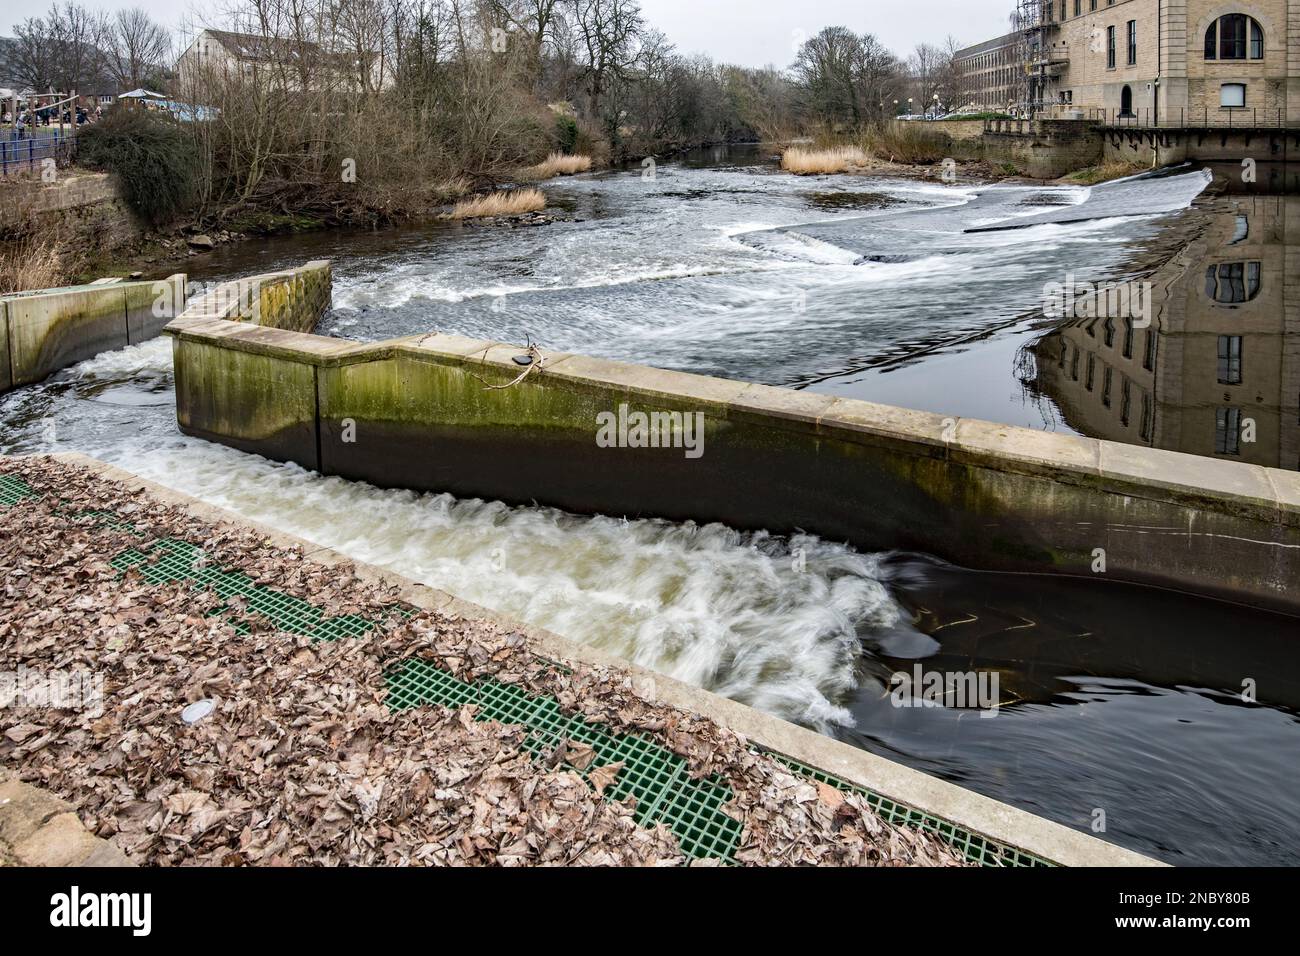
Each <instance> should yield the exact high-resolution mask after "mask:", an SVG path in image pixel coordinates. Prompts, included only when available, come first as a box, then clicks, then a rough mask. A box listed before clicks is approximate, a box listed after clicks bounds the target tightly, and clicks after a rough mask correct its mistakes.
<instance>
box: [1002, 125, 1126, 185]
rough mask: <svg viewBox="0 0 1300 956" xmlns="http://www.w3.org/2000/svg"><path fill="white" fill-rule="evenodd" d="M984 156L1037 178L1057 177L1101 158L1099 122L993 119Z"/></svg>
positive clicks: (1090, 164)
mask: <svg viewBox="0 0 1300 956" xmlns="http://www.w3.org/2000/svg"><path fill="white" fill-rule="evenodd" d="M983 144H984V159H985V160H986V161H987V162H990V163H1009V164H1010V165H1012V166H1014V167H1015V168H1016V169H1017V170H1018V171H1019V172H1020V173H1022V174H1023V175H1026V176H1033V177H1034V178H1036V179H1056V178H1058V177H1060V176H1064V175H1065V174H1066V173H1069V172H1073V171H1074V170H1076V169H1084V168H1085V167H1088V166H1095V165H1096V164H1097V163H1099V162H1100V161H1101V153H1102V142H1101V137H1100V135H1099V133H1098V129H1097V124H1096V123H1091V122H1087V121H1081V120H989V121H988V123H986V124H985V132H984V135H983Z"/></svg>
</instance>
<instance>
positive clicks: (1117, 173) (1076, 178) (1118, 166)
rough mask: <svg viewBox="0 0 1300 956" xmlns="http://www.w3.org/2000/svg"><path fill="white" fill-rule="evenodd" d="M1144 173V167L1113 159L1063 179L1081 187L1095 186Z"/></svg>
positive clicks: (1076, 171) (1080, 170)
mask: <svg viewBox="0 0 1300 956" xmlns="http://www.w3.org/2000/svg"><path fill="white" fill-rule="evenodd" d="M1145 171H1146V167H1145V166H1140V165H1137V164H1136V163H1130V162H1126V161H1124V160H1122V159H1115V160H1111V161H1110V162H1107V163H1102V164H1101V165H1099V166H1089V167H1087V168H1086V169H1078V170H1075V171H1074V172H1072V173H1070V174H1069V175H1068V176H1066V177H1065V178H1066V181H1068V182H1071V183H1078V184H1079V185H1081V186H1095V185H1097V183H1104V182H1107V181H1108V180H1111V179H1122V178H1123V177H1125V176H1132V175H1134V174H1135V173H1141V172H1145Z"/></svg>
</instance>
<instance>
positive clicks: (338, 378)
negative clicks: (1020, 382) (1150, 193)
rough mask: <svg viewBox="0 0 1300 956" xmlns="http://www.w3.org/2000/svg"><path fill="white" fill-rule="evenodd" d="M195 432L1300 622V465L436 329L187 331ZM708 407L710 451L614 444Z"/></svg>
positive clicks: (350, 472)
mask: <svg viewBox="0 0 1300 956" xmlns="http://www.w3.org/2000/svg"><path fill="white" fill-rule="evenodd" d="M167 332H168V333H169V334H171V335H172V336H174V354H175V368H176V405H177V416H178V420H179V422H180V427H181V429H182V430H183V431H185V432H186V433H187V434H192V435H197V436H200V437H203V438H207V439H210V440H213V441H218V442H222V443H225V444H229V445H232V446H234V447H237V448H242V449H244V450H247V451H253V452H257V453H259V454H263V455H266V456H268V457H271V458H275V459H280V460H290V461H295V462H298V463H300V464H302V465H304V466H306V467H309V468H313V469H315V470H317V471H320V472H322V473H323V474H329V475H339V476H342V477H344V478H348V479H353V480H361V481H367V482H371V483H373V484H376V485H379V486H384V487H403V488H413V489H417V490H429V491H435V490H436V491H445V492H451V493H453V494H456V495H459V496H473V497H484V498H490V499H500V500H503V501H506V502H511V503H528V502H533V501H537V502H541V503H544V504H549V505H554V506H557V507H560V508H565V509H568V510H571V511H575V512H581V513H593V512H599V513H605V514H614V515H627V516H629V517H633V516H635V517H646V516H658V517H664V518H669V519H674V520H686V519H691V520H696V521H721V522H725V523H726V524H729V525H731V526H734V527H739V528H766V529H769V530H771V531H773V532H775V533H788V532H792V531H795V530H796V529H804V530H807V531H811V532H814V533H817V534H820V535H822V536H825V537H828V538H831V539H837V540H847V541H849V542H851V543H852V544H854V545H855V546H857V547H859V548H862V549H865V550H878V549H888V548H905V549H914V550H920V551H927V552H930V553H933V554H937V555H939V556H941V557H944V558H947V559H949V560H953V561H957V562H961V563H963V564H966V565H970V566H974V567H990V568H999V569H1012V570H1020V571H1045V572H1059V573H1067V574H1090V573H1094V572H1093V567H1094V563H1095V561H1096V559H1097V549H1104V551H1105V562H1106V571H1105V573H1106V575H1107V576H1109V577H1111V578H1116V579H1122V580H1129V581H1137V582H1146V583H1154V584H1160V585H1165V586H1169V587H1175V588H1180V589H1184V590H1189V591H1195V592H1199V593H1205V594H1214V595H1220V596H1231V597H1235V598H1238V599H1245V600H1249V601H1251V602H1252V603H1257V604H1262V605H1264V606H1271V607H1278V608H1284V609H1289V610H1300V589H1297V588H1296V587H1295V582H1297V581H1300V475H1296V474H1294V473H1290V472H1282V471H1273V470H1269V469H1265V468H1261V467H1258V466H1250V465H1243V464H1237V463H1230V462H1223V461H1215V460H1210V459H1204V458H1199V457H1193V456H1187V455H1181V454H1177V453H1171V452H1163V451H1157V450H1153V449H1148V448H1136V447H1132V446H1128V445H1122V444H1115V443H1111V442H1100V441H1095V440H1091V439H1085V438H1075V437H1069V436H1063V435H1053V434H1050V433H1046V432H1038V431H1032V430H1027V429H1020V428H1012V427H1008V426H1002V425H995V424H990V423H987V422H981V421H974V420H958V419H956V418H944V417H943V416H940V415H932V414H929V413H924V412H916V411H910V410H907V409H901V408H893V407H889V406H884V405H876V404H872V403H868V402H860V401H852V400H847V399H837V398H831V397H829V396H824V395H816V394H813V393H809V392H798V391H791V390H787V389H780V388H770V387H767V386H763V385H753V384H746V383H744V382H735V381H727V380H723V379H715V378H707V377H703V376H697V375H687V374H683V373H678V372H666V371H660V370H656V369H651V368H646V367H643V366H636V365H627V364H623V363H619V362H610V361H605V360H601V359H596V358H589V357H586V356H580V355H563V354H561V355H554V356H550V357H549V358H548V360H547V362H546V364H545V366H544V367H543V368H541V369H539V370H536V371H534V372H533V373H532V374H530V375H529V376H528V377H526V378H524V379H523V380H522V381H520V382H518V383H516V384H513V385H509V387H505V388H497V389H493V388H491V387H490V386H499V385H508V383H510V382H512V381H514V380H515V379H516V377H517V376H518V375H519V374H520V372H521V371H522V367H521V366H520V365H518V364H516V363H515V362H514V357H515V356H517V355H518V354H519V352H520V351H521V350H520V349H519V348H518V347H516V346H508V345H500V344H494V343H489V342H481V341H475V340H470V339H464V338H460V337H458V336H452V335H438V334H430V335H425V336H412V337H409V338H404V339H396V340H392V341H388V342H381V343H375V344H358V343H348V342H343V341H340V340H336V339H328V338H323V337H318V336H313V335H306V334H302V333H295V332H287V331H283V330H279V329H266V328H250V327H246V326H241V325H237V324H234V323H230V322H223V321H219V320H211V319H186V318H182V319H178V320H177V321H175V322H173V323H172V324H171V325H170V326H168V328H167ZM620 406H626V407H627V410H628V411H629V412H637V411H640V412H646V413H651V412H661V413H662V412H680V413H683V414H691V415H693V414H695V413H699V414H700V415H702V416H703V427H704V451H703V454H702V456H700V457H698V458H690V457H688V456H687V455H686V453H685V450H684V449H683V448H680V447H678V448H666V447H600V446H599V445H598V444H597V434H598V427H599V423H598V418H597V416H599V415H601V414H602V413H617V412H618V410H619V407H620Z"/></svg>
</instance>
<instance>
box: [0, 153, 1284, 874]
mask: <svg viewBox="0 0 1300 956" xmlns="http://www.w3.org/2000/svg"><path fill="white" fill-rule="evenodd" d="M1205 181H1206V180H1205V177H1204V176H1203V175H1202V174H1200V173H1195V172H1188V173H1184V174H1182V175H1176V176H1168V177H1164V178H1161V179H1155V180H1145V181H1142V182H1140V183H1138V184H1137V185H1135V186H1134V185H1131V184H1118V185H1116V186H1113V187H1110V188H1109V189H1097V190H1088V189H1083V188H1073V187H1039V186H1035V187H1009V186H997V187H982V186H977V185H975V184H957V185H951V186H941V185H937V184H920V183H914V182H906V181H891V180H875V179H845V178H840V177H833V178H820V179H811V180H810V179H799V178H795V177H790V176H786V175H784V174H782V173H780V172H779V171H777V170H776V169H775V167H774V166H773V164H772V163H771V162H770V161H768V159H767V157H766V156H765V155H764V154H763V153H762V152H761V151H759V150H748V151H739V150H733V151H730V152H728V151H719V152H715V153H712V154H703V155H697V156H694V157H691V158H689V159H687V160H684V161H681V162H677V163H671V164H665V165H662V166H660V167H659V169H658V170H657V175H656V176H655V177H654V178H653V179H646V178H644V177H643V175H642V173H641V171H640V170H639V169H638V170H634V171H618V172H612V173H604V174H599V175H592V176H586V177H579V178H575V179H570V180H564V181H559V182H555V183H548V184H546V186H545V189H546V191H547V194H548V197H549V199H550V201H551V204H552V206H553V207H558V208H560V209H562V210H564V211H565V213H566V214H567V215H569V216H571V217H572V219H573V220H574V221H571V222H562V223H556V224H553V225H550V226H546V227H538V228H518V229H508V228H504V227H485V226H461V225H456V224H436V225H430V226H423V227H419V228H408V229H394V230H384V231H379V232H374V233H356V232H327V233H319V234H313V235H309V236H302V237H291V238H283V239H270V240H265V241H250V242H246V243H241V244H239V245H237V246H230V247H226V248H224V249H221V250H218V251H216V252H214V253H212V254H209V255H205V256H202V257H196V258H195V259H194V260H192V266H191V270H190V271H191V273H192V274H193V275H194V276H195V277H199V278H225V277H230V276H234V275H240V274H250V273H254V272H260V271H266V270H268V269H270V268H274V267H281V266H285V265H291V264H296V263H300V262H302V261H305V260H307V259H309V258H318V257H325V258H330V259H332V260H333V261H334V265H335V292H334V308H333V310H332V312H331V313H330V314H329V315H328V316H327V318H326V320H325V321H324V322H323V323H322V326H321V330H320V331H322V332H324V333H326V334H332V335H338V336H344V337H348V338H358V339H374V338H385V337H390V336H397V335H406V334H411V333H415V332H425V331H430V330H433V329H441V330H444V331H449V332H456V333H460V334H463V335H470V336H477V337H482V338H495V339H505V340H513V341H522V340H523V339H524V338H525V337H526V336H530V337H531V338H532V339H533V340H535V341H538V342H540V343H541V344H542V345H543V346H544V347H545V348H548V349H555V350H564V351H579V352H585V353H589V354H596V355H603V356H608V357H612V358H618V359H623V360H629V361H636V362H644V363H646V364H651V365H657V366H661V367H667V368H675V369H683V370H687V371H693V372H701V373H707V374H714V375H722V376H727V377H732V378H739V379H747V380H754V381H762V382H768V383H771V384H786V385H795V386H804V387H810V388H813V389H816V390H824V391H829V392H834V393H838V394H847V395H868V396H869V397H872V398H875V399H878V400H885V401H897V402H898V403H900V404H907V405H913V406H918V407H929V408H934V409H935V410H942V411H944V412H947V413H952V414H958V415H975V416H977V417H986V418H991V419H995V420H1002V421H1010V422H1013V423H1016V424H1027V425H1030V426H1032V427H1054V428H1062V429H1067V430H1069V429H1074V430H1087V429H1086V428H1084V427H1081V426H1076V425H1073V424H1068V423H1067V419H1069V418H1070V416H1069V415H1068V414H1066V413H1063V411H1062V409H1063V408H1067V406H1066V405H1065V404H1062V403H1058V402H1057V401H1055V400H1054V399H1053V398H1052V395H1051V390H1050V389H1048V388H1046V387H1044V388H1038V387H1035V385H1034V383H1033V382H1032V381H1029V380H1028V379H1027V378H1026V376H1025V370H1024V367H1023V356H1024V352H1025V350H1024V348H1023V345H1024V339H1025V330H1026V326H1025V324H1024V317H1025V315H1026V313H1027V312H1029V311H1030V310H1032V309H1033V307H1034V305H1035V304H1036V303H1037V301H1038V299H1039V296H1040V294H1041V289H1042V285H1043V283H1044V282H1047V281H1053V280H1056V281H1059V280H1060V277H1061V275H1062V274H1063V273H1064V272H1067V271H1070V272H1074V273H1075V274H1076V275H1078V276H1079V277H1080V278H1101V277H1104V276H1123V275H1125V274H1126V270H1128V269H1129V268H1130V265H1131V262H1132V259H1133V257H1134V255H1135V252H1136V251H1137V250H1138V249H1139V248H1141V247H1143V246H1144V245H1145V244H1147V243H1149V242H1151V241H1153V240H1155V239H1157V238H1158V237H1159V236H1160V234H1161V231H1162V228H1164V226H1165V224H1166V221H1167V220H1166V218H1162V216H1164V215H1165V214H1167V213H1168V212H1169V211H1171V210H1175V209H1179V208H1182V207H1184V206H1186V205H1187V203H1188V202H1190V201H1191V199H1192V198H1193V197H1194V196H1195V195H1196V194H1197V193H1198V192H1199V191H1200V190H1201V188H1203V186H1204V184H1205ZM1003 226H1017V227H1019V228H998V227H1003ZM972 229H975V230H989V229H991V231H968V230H972ZM973 356H978V357H979V360H978V361H975V360H973V358H972V357H973ZM170 359H171V355H170V345H169V343H168V342H167V341H165V340H155V341H152V342H148V343H145V344H143V345H140V346H136V347H132V348H127V349H122V350H120V351H116V352H111V353H106V354H104V355H101V356H99V357H97V358H95V359H92V360H90V361H88V362H84V363H82V364H80V365H78V366H76V367H73V368H70V369H67V370H65V371H64V372H61V373H59V374H58V375H56V376H54V377H53V378H51V379H50V380H48V381H47V382H45V383H43V384H41V385H39V386H35V387H32V388H26V389H22V390H19V391H17V392H14V393H12V394H10V395H9V396H6V397H5V398H4V399H0V452H5V453H11V454H15V453H27V452H36V451H71V450H77V451H84V452H87V453H89V454H92V455H94V456H96V457H99V458H102V459H104V460H107V461H110V462H113V463H115V464H119V465H121V466H123V467H125V468H127V469H129V470H131V471H134V472H136V473H138V474H141V475H143V476H145V477H148V478H152V479H154V480H156V481H159V482H161V483H163V484H167V485H170V486H172V487H175V488H177V489H179V490H181V491H185V492H188V493H190V494H193V495H195V496H197V497H200V498H202V499H204V500H207V501H209V502H211V503H213V504H216V505H218V506H221V507H225V508H229V509H231V510H233V511H236V512H239V513H241V514H243V515H246V516H248V517H249V518H252V519H255V520H259V521H262V522H265V523H267V524H269V525H272V526H274V527H277V528H280V529H282V530H285V531H288V532H291V533H294V534H297V535H300V536H302V537H305V538H308V539H311V540H313V541H316V542H319V543H321V544H324V545H328V546H331V547H334V548H336V549H338V550H340V551H343V552H345V553H347V554H349V555H351V556H353V557H354V558H357V559H359V560H364V561H369V562H372V563H375V564H378V565H381V566H384V567H388V568H391V569H393V570H395V571H398V572H400V573H402V574H404V575H407V576H409V577H412V578H414V579H416V580H420V581H423V582H426V583H428V584H430V585H433V586H436V587H440V588H443V589H446V590H448V591H451V592H453V593H455V594H457V595H460V596H461V597H464V598H466V599H468V600H471V601H475V602H478V603H481V604H484V605H487V606H489V607H493V608H495V609H498V610H500V611H502V612H505V613H506V614H509V615H512V616H515V617H518V618H520V619H523V620H526V621H529V622H532V623H535V624H539V625H542V626H545V627H548V628H550V629H552V630H555V631H557V632H559V633H561V634H565V635H567V636H569V637H571V638H573V639H575V640H580V641H585V642H588V643H591V644H594V645H598V646H600V647H602V648H604V649H606V650H608V651H612V652H614V653H616V654H619V655H621V656H623V657H625V658H627V659H629V660H632V661H635V662H637V663H640V664H643V665H645V666H647V667H650V668H653V669H655V670H658V671H660V672H663V673H667V674H671V675H672V676H675V677H678V678H681V679H683V680H686V681H689V682H692V683H695V684H698V685H701V686H705V687H708V688H711V689H713V690H715V691H717V692H719V693H722V694H726V695H727V696H730V697H733V698H735V699H737V700H741V701H744V702H746V703H749V704H751V705H753V706H756V707H759V708H761V709H763V710H766V711H769V712H771V713H774V714H778V715H780V716H782V717H785V718H787V719H790V720H794V721H797V722H800V723H803V724H805V725H807V726H811V727H815V728H817V729H819V730H821V731H822V732H824V733H828V734H832V735H835V736H838V737H840V738H842V739H845V740H847V741H850V742H852V743H854V744H856V745H858V746H861V747H864V748H866V749H868V750H871V751H873V752H876V753H881V754H884V755H886V756H889V757H891V758H893V759H897V760H899V761H901V762H903V763H906V764H909V765H911V766H915V767H918V768H921V769H924V770H926V771H928V772H931V773H935V774H937V775H940V776H943V777H946V778H948V779H951V780H954V781H956V782H959V783H962V784H963V785H966V786H969V787H972V788H973V789H976V790H979V791H981V792H984V793H987V794H989V795H991V796H994V797H997V798H999V799H1003V800H1007V801H1008V802H1011V803H1014V804H1016V805H1019V806H1023V807H1025V808H1027V809H1030V810H1033V811H1035V812H1038V813H1041V814H1043V815H1045V816H1048V817H1051V818H1053V819H1057V820H1060V821H1061V822H1063V823H1066V824H1067V825H1070V826H1075V827H1078V828H1080V829H1089V828H1091V827H1092V826H1093V824H1094V821H1095V820H1096V819H1098V817H1097V812H1096V811H1098V810H1102V811H1104V812H1105V819H1106V829H1105V831H1104V832H1103V833H1102V834H1101V835H1102V836H1104V837H1105V838H1106V839H1110V840H1114V841H1115V842H1118V843H1121V844H1124V845H1126V846H1131V847H1133V848H1135V849H1138V850H1141V851H1143V852H1148V853H1152V854H1154V855H1157V856H1160V857H1162V858H1164V859H1167V860H1170V861H1171V862H1201V863H1206V862H1208V863H1230V862H1264V863H1282V862H1291V863H1294V862H1296V861H1297V860H1298V859H1300V851H1298V850H1297V849H1296V847H1297V845H1298V844H1300V841H1298V840H1297V837H1300V823H1298V822H1297V814H1296V813H1295V810H1296V797H1295V794H1296V793H1297V792H1300V788H1298V787H1297V784H1300V769H1298V766H1300V762H1297V761H1296V760H1295V759H1294V754H1295V753H1296V746H1297V742H1300V726H1297V714H1298V713H1300V669H1297V667H1296V665H1295V664H1294V663H1293V662H1292V661H1293V660H1294V654H1293V653H1291V654H1290V655H1289V656H1288V653H1287V651H1288V647H1289V642H1291V641H1293V640H1294V636H1295V632H1296V626H1295V625H1296V622H1295V621H1293V620H1290V619H1283V618H1279V617H1276V616H1273V615H1268V614H1264V613H1262V612H1258V611H1254V610H1251V609H1249V608H1242V607H1235V606H1228V605H1222V604H1214V603H1210V602H1201V601H1194V600H1191V599H1189V598H1187V597H1186V596H1183V595H1173V594H1169V593H1166V592H1158V591H1151V590H1144V589H1139V588H1134V587H1126V586H1120V585H1110V586H1102V585H1099V584H1097V583H1095V582H1091V581H1073V580H1071V581H1061V580H1057V579H1051V578H1042V577H1034V576H1013V575H1003V574H987V573H980V572H976V571H970V570H965V569H961V568H955V567H952V566H949V565H945V564H942V563H940V562H937V561H934V560H933V559H931V558H928V557H926V556H922V555H914V554H903V553H884V554H863V553H859V552H856V551H854V550H853V549H850V548H848V547H845V546H844V545H842V544H838V543H836V542H831V541H824V540H819V539H815V538H810V537H804V538H793V539H787V538H775V537H772V536H769V535H764V534H762V533H742V532H738V531H735V530H732V529H728V528H723V527H720V526H696V525H691V524H676V523H669V522H658V521H625V520H623V519H622V518H620V517H618V516H609V517H595V518H585V517H577V516H573V515H569V514H565V513H562V512H558V511H555V510H552V509H547V508H541V507H531V508H512V507H507V506H505V505H502V504H499V503H492V502H484V501H471V500H457V499H453V498H451V497H450V496H445V495H443V496H438V495H419V494H414V493H410V492H402V491H391V490H380V489H377V488H373V487H370V486H367V485H363V484H357V483H350V482H346V481H343V480H341V479H337V478H322V477H320V476H318V475H315V474H312V473H310V472H308V471H305V470H303V469H301V468H299V467H297V466H294V465H284V464H278V463H274V462H270V461H267V460H265V459H262V458H258V457H256V456H252V455H246V454H243V453H240V452H237V451H234V450H232V449H229V448H225V447H222V446H218V445H213V444H208V443H205V442H202V441H198V440H195V439H190V438H186V437H185V436H182V435H181V434H180V433H179V432H178V431H177V429H176V424H175V406H174V398H173V393H172V379H171V362H170ZM952 363H957V364H958V366H959V367H960V369H961V371H960V375H959V376H958V375H953V374H951V372H950V371H949V370H947V369H948V368H949V367H950V366H951V364H952ZM895 383H898V384H895ZM1076 417H1077V416H1076ZM1246 635H1249V638H1248V639H1244V636H1246ZM918 662H924V666H925V668H926V669H927V670H938V671H945V672H968V671H972V670H973V671H978V672H980V673H982V674H985V675H993V674H996V675H997V676H998V679H999V686H998V689H997V695H996V699H997V701H998V702H999V703H1000V705H1001V706H1000V707H999V709H998V712H997V717H996V719H983V718H981V717H980V716H978V714H977V713H975V712H973V711H970V710H963V709H957V708H951V707H948V708H944V707H938V708H905V707H897V706H894V701H893V700H892V699H891V695H890V688H891V675H892V674H893V673H894V672H896V671H900V670H905V671H910V669H911V668H912V666H913V665H914V664H915V663H918ZM1248 678H1253V679H1255V680H1257V682H1258V685H1259V690H1258V693H1259V700H1260V701H1261V703H1259V704H1247V703H1244V702H1243V701H1242V699H1241V696H1240V693H1241V689H1242V686H1243V684H1242V682H1243V680H1245V679H1248Z"/></svg>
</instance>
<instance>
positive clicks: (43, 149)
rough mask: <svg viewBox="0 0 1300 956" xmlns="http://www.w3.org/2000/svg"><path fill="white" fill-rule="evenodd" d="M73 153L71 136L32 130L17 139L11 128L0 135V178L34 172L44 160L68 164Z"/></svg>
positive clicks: (74, 144)
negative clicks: (31, 170)
mask: <svg viewBox="0 0 1300 956" xmlns="http://www.w3.org/2000/svg"><path fill="white" fill-rule="evenodd" d="M76 149H77V135H76V133H75V132H69V131H64V130H62V129H43V128H41V127H39V126H38V127H36V128H34V129H31V130H28V131H25V132H24V133H23V135H22V137H21V138H19V134H18V132H17V131H16V130H14V129H13V128H12V127H9V128H7V129H5V130H3V131H0V176H10V175H13V174H14V173H19V172H26V171H27V170H30V169H38V168H39V167H40V166H41V165H42V164H43V163H44V162H45V160H47V159H53V160H54V161H55V163H56V164H63V163H66V162H68V161H70V160H71V159H72V157H73V155H74V154H75V153H76Z"/></svg>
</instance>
